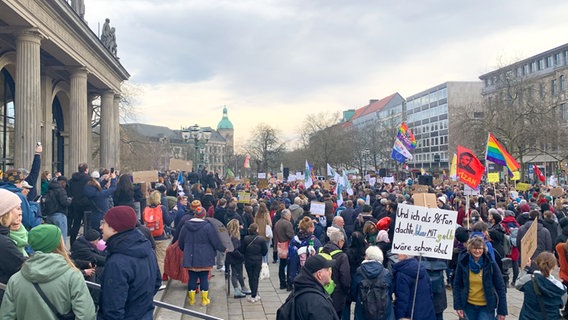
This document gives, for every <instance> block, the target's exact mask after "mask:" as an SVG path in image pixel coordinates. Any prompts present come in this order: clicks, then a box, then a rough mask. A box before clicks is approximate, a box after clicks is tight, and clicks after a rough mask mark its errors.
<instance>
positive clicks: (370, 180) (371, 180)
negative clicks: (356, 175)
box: [369, 177, 377, 186]
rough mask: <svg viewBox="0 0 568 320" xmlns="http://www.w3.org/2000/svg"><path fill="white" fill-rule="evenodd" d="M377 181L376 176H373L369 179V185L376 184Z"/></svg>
mask: <svg viewBox="0 0 568 320" xmlns="http://www.w3.org/2000/svg"><path fill="white" fill-rule="evenodd" d="M376 182H377V178H375V177H372V178H370V179H369V185H370V186H374V185H375V183H376Z"/></svg>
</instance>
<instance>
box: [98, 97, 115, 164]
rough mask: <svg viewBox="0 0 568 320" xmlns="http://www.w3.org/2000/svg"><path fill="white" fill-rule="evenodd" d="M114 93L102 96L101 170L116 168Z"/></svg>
mask: <svg viewBox="0 0 568 320" xmlns="http://www.w3.org/2000/svg"><path fill="white" fill-rule="evenodd" d="M113 110H114V91H112V90H107V91H104V92H103V93H102V95H101V137H100V150H101V152H100V159H101V161H100V162H101V163H100V165H101V168H107V169H108V168H111V167H113V166H114V162H112V161H111V160H113V155H112V153H113V152H114V150H113V147H112V145H113V137H114V132H113V122H114V119H113V118H114V111H113Z"/></svg>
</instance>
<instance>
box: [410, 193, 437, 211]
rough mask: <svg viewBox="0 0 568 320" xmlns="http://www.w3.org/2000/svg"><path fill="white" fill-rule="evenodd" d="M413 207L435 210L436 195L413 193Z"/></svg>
mask: <svg viewBox="0 0 568 320" xmlns="http://www.w3.org/2000/svg"><path fill="white" fill-rule="evenodd" d="M412 199H413V200H414V205H415V206H419V207H426V208H436V207H437V205H436V195H435V194H433V193H415V194H413V195H412Z"/></svg>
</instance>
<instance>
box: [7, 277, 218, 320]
mask: <svg viewBox="0 0 568 320" xmlns="http://www.w3.org/2000/svg"><path fill="white" fill-rule="evenodd" d="M85 283H87V286H88V287H90V288H95V289H100V287H101V285H100V284H98V283H95V282H91V281H85ZM0 290H6V285H5V284H4V283H1V282H0ZM154 306H155V307H158V308H163V309H167V310H171V311H174V312H178V313H180V314H183V315H188V316H192V317H196V318H198V319H205V320H223V319H221V318H217V317H214V316H211V315H208V314H205V313H201V312H197V311H193V310H189V309H186V308H182V307H180V306H175V305H173V304H169V303H165V302H162V301H158V300H154Z"/></svg>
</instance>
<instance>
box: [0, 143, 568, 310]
mask: <svg viewBox="0 0 568 320" xmlns="http://www.w3.org/2000/svg"><path fill="white" fill-rule="evenodd" d="M40 148H41V147H40ZM40 154H41V149H39V150H38V149H36V157H34V164H33V165H32V169H31V170H30V171H29V172H26V171H25V170H23V169H17V170H16V169H11V170H8V171H6V172H5V173H4V182H3V183H2V184H0V252H2V256H1V257H0V282H2V283H7V285H8V286H7V288H6V291H5V293H4V297H3V300H2V305H1V307H0V319H20V318H22V319H26V318H31V317H33V315H34V314H36V313H37V312H41V313H42V314H44V316H43V318H44V319H57V318H58V316H60V315H64V314H68V313H69V312H73V313H74V314H75V315H76V316H77V317H78V318H82V319H94V318H95V317H98V318H99V319H121V318H140V319H151V318H152V312H153V306H152V298H153V296H154V294H155V293H156V292H157V291H158V290H159V289H160V288H161V287H163V284H164V282H163V281H164V280H167V279H170V278H171V279H175V280H180V281H183V282H184V283H187V286H188V290H187V292H188V293H187V296H188V303H189V305H194V304H195V303H196V297H197V294H198V293H200V297H201V305H203V306H207V305H209V304H210V303H212V302H214V301H215V299H218V298H219V297H212V296H211V295H210V294H209V283H208V281H209V278H210V277H211V275H212V273H213V271H218V272H223V273H226V276H228V277H231V284H232V286H233V287H234V290H233V293H234V294H233V297H234V298H236V299H239V298H245V297H247V300H248V302H250V303H256V302H258V301H260V300H261V297H260V294H259V289H258V288H259V281H260V279H261V278H262V277H264V276H267V275H266V273H265V269H267V268H268V264H269V263H278V264H279V268H278V275H268V276H272V277H278V279H279V284H280V290H283V291H289V292H291V295H292V296H293V295H294V294H297V293H299V292H301V291H302V290H307V288H308V287H311V288H314V287H315V288H317V290H319V292H311V293H310V292H307V291H306V293H305V294H306V295H312V296H313V297H314V299H320V297H321V294H324V296H323V297H324V298H325V299H321V301H320V300H317V301H320V302H318V305H317V306H316V307H315V309H314V307H313V306H308V305H304V304H302V303H298V305H297V306H296V310H295V312H296V315H297V316H298V318H304V317H310V318H311V319H320V318H321V319H324V318H325V319H330V318H332V319H350V318H351V314H352V311H353V312H354V314H355V319H367V318H368V317H367V316H366V311H367V310H366V305H365V303H366V301H367V300H366V299H363V297H362V294H361V288H362V287H363V285H362V283H363V282H364V281H366V280H367V279H378V280H379V281H380V283H381V285H382V286H383V287H384V288H386V289H385V290H386V291H387V292H388V294H387V295H386V297H387V300H388V301H386V303H385V304H381V308H383V309H384V310H382V311H381V316H382V319H404V318H412V319H443V313H444V310H445V309H446V308H447V296H446V292H447V289H452V290H453V306H454V309H455V310H456V313H457V315H458V316H459V317H460V318H467V319H493V318H498V319H500V320H502V319H504V318H505V317H506V315H507V314H508V310H507V301H506V290H507V289H508V288H510V287H514V286H516V287H517V288H518V289H519V290H521V291H523V292H524V295H525V300H524V303H523V306H522V309H521V314H520V318H521V319H535V318H536V317H541V316H544V313H546V317H545V318H546V319H559V318H560V317H561V316H562V317H564V318H568V308H567V307H566V286H565V285H566V284H568V260H567V258H566V257H568V199H566V200H564V199H563V198H561V197H558V198H556V199H553V198H552V197H551V196H550V194H549V192H550V190H549V189H548V188H546V187H545V186H533V187H532V188H531V189H530V190H526V191H517V190H515V189H514V187H510V186H507V185H504V184H496V185H482V186H481V188H480V194H479V195H477V196H470V197H466V196H464V194H463V188H462V187H461V186H460V184H459V183H452V182H450V181H449V180H446V181H445V182H444V183H442V184H440V185H438V186H430V188H429V192H431V193H435V194H436V200H437V206H438V208H440V209H446V210H454V211H457V212H458V218H457V225H456V230H455V245H454V250H453V257H452V260H450V261H447V260H442V259H433V258H424V259H420V260H419V259H417V257H414V256H410V255H403V254H398V255H397V254H393V253H391V246H392V242H393V238H394V233H395V225H396V213H397V209H398V206H399V205H400V204H413V198H412V186H411V185H412V183H415V182H414V181H412V179H409V180H408V181H399V182H396V183H380V182H377V183H375V184H374V185H370V184H369V182H368V181H365V180H353V181H352V190H349V191H350V192H347V191H344V192H343V194H342V195H341V197H339V198H340V199H343V201H339V202H338V195H337V194H335V185H334V184H333V183H331V184H330V183H329V182H323V181H319V182H317V181H316V183H315V184H314V185H312V186H310V187H309V188H306V187H305V184H304V183H303V182H297V181H294V182H289V183H288V182H282V181H275V179H272V181H270V182H269V184H268V186H265V187H263V188H259V187H258V185H256V184H251V183H250V182H248V181H246V182H245V181H243V182H231V181H222V180H221V179H220V178H219V176H218V175H216V174H214V173H208V172H206V171H201V172H190V173H185V172H174V171H172V172H166V173H163V174H161V175H160V176H159V178H158V179H157V180H158V181H157V182H153V183H151V184H135V183H133V178H132V175H130V174H128V173H123V174H120V173H119V171H118V170H114V169H110V170H106V169H101V170H100V171H92V172H90V170H89V166H88V164H86V163H81V164H79V165H78V171H77V172H75V173H74V174H72V176H71V178H70V179H67V178H65V177H64V176H61V175H60V174H53V177H52V175H51V174H50V173H49V172H43V173H42V174H41V192H40V193H38V192H32V191H33V190H34V189H35V188H34V186H36V185H38V183H37V182H38V181H37V180H38V178H39V176H40V175H39V166H40V165H39V163H40V157H39V155H40ZM30 176H31V177H30ZM30 179H31V181H28V180H30ZM25 190H27V191H25ZM351 191H352V192H351ZM244 194H246V197H242V198H239V195H241V196H243V195H244ZM38 195H41V197H40V198H39V200H38V199H37V196H38ZM467 199H469V202H467V201H468V200H467ZM314 201H317V202H321V203H324V205H325V211H324V212H323V213H322V214H316V213H314V212H311V203H312V202H314ZM149 215H152V220H151V221H152V222H151V223H150V222H149V221H150V220H148V219H149V218H148V216H149ZM154 215H157V216H158V217H157V218H156V217H154ZM42 220H43V224H42ZM215 221H217V222H215ZM154 223H155V225H154ZM533 223H537V224H538V225H537V248H536V251H535V253H534V254H533V256H532V257H530V259H529V263H528V264H527V265H525V266H520V265H519V263H520V252H521V250H520V247H521V243H522V241H521V239H522V237H523V235H524V234H526V232H527V230H528V229H529V227H530V226H531V225H532V224H533ZM219 224H221V225H223V226H225V227H226V229H225V230H226V231H225V233H226V234H225V235H226V240H227V241H225V239H224V236H225V235H223V232H222V231H221V229H222V228H219ZM81 230H82V231H81ZM227 231H228V232H227ZM67 249H70V254H67V251H68V250H67ZM557 263H558V264H559V265H560V272H559V275H560V279H555V278H554V277H553V276H552V275H551V271H552V270H553V269H554V268H555V266H556V265H557ZM42 265H43V266H46V265H47V266H49V267H44V268H41V266H42ZM44 269H45V270H44ZM54 270H55V271H54ZM244 271H246V278H247V280H248V282H247V283H245V281H244V279H245V274H244ZM78 276H79V277H78ZM81 279H87V280H92V281H95V282H98V283H100V284H101V289H100V290H92V289H89V288H87V287H86V285H85V283H84V281H79V280H81ZM38 285H39V287H43V290H44V291H45V292H48V293H46V294H45V295H41V294H39V290H42V289H37V288H36V286H38ZM247 285H248V287H247ZM64 287H67V288H68V290H67V291H65V293H66V294H55V293H54V292H56V291H58V290H61V291H63V290H64ZM36 292H38V294H37V295H36V294H35V293H36ZM542 295H544V297H545V298H544V299H542ZM417 296H418V297H419V298H418V299H416V297H417ZM22 297H24V298H22ZM26 297H27V298H26ZM71 297H73V298H71ZM41 300H44V301H45V300H49V301H50V302H51V304H52V305H53V306H54V308H51V306H49V304H48V303H46V304H45V305H43V304H42V306H43V307H42V309H37V308H36V309H34V308H31V307H30V306H32V305H38V304H41ZM302 300H304V299H302ZM541 300H544V301H545V308H544V307H543V305H542V304H541V303H540V302H542V301H541ZM298 301H300V300H298ZM353 306H354V309H353V308H352V307H353ZM561 313H562V315H561Z"/></svg>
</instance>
